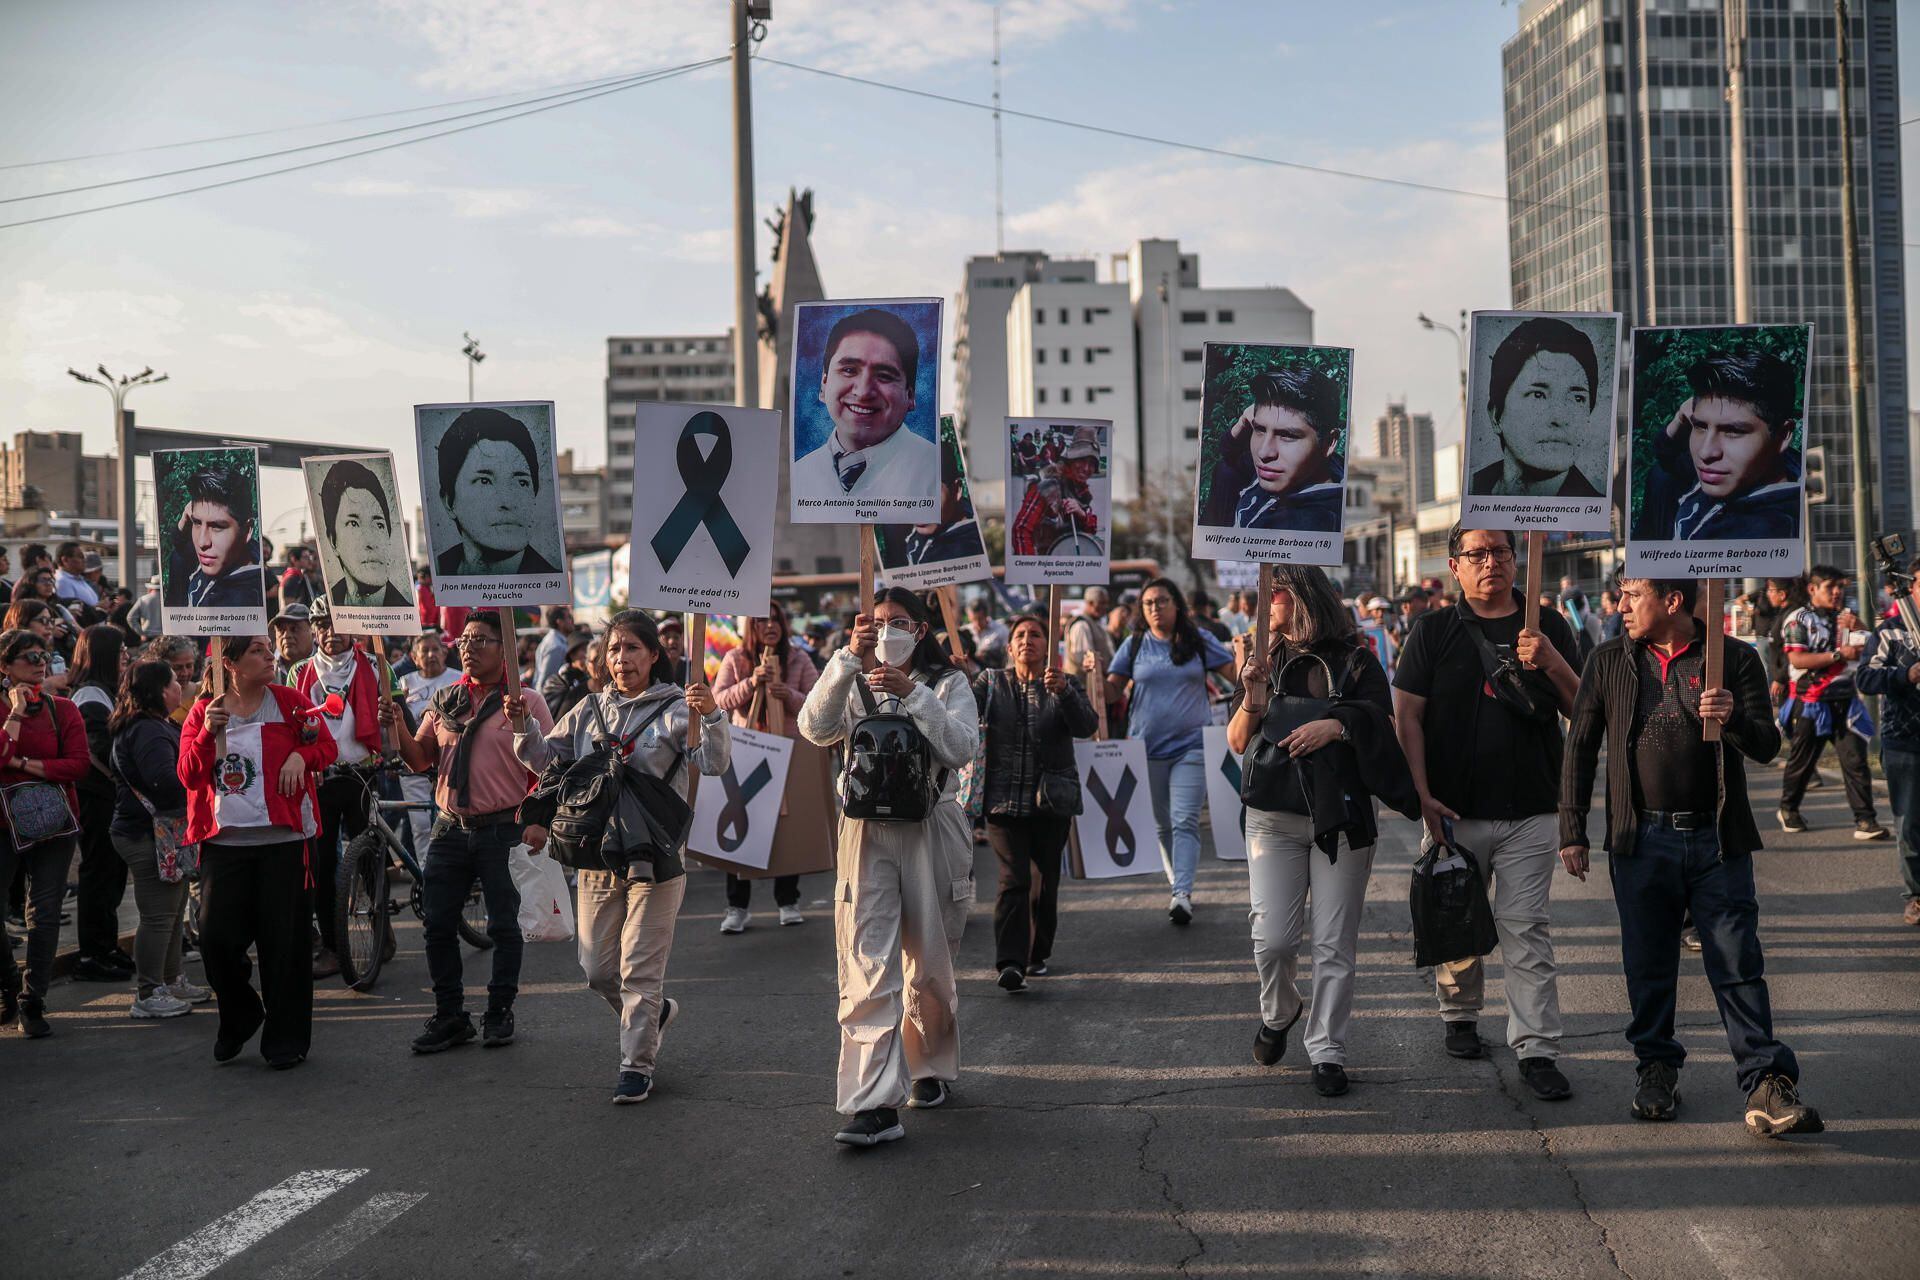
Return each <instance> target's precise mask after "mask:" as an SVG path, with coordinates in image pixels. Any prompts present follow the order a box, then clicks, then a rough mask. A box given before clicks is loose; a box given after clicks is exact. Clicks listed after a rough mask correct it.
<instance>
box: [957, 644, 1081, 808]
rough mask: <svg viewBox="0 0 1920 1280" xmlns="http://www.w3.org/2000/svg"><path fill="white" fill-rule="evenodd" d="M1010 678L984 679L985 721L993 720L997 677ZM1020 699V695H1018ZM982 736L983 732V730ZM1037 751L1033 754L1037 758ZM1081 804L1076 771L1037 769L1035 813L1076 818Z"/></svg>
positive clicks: (1009, 677) (998, 680)
mask: <svg viewBox="0 0 1920 1280" xmlns="http://www.w3.org/2000/svg"><path fill="white" fill-rule="evenodd" d="M1003 675H1006V676H1007V678H1008V679H1009V680H1010V679H1012V676H1011V675H1007V673H1006V672H1002V671H996V672H994V673H993V675H992V676H990V677H989V678H988V684H987V711H986V719H987V721H988V722H989V723H991V722H992V718H993V695H994V694H995V693H996V692H998V690H999V688H1000V677H1001V676H1003ZM1022 696H1023V697H1024V695H1022ZM982 732H985V730H984V729H983V730H982ZM1038 750H1039V749H1038V747H1037V746H1036V748H1035V754H1036V756H1037V755H1038ZM1083 803H1084V802H1083V801H1082V799H1081V796H1080V771H1079V770H1078V769H1048V768H1046V767H1044V766H1042V767H1041V769H1040V778H1039V780H1038V781H1037V782H1035V783H1034V785H1033V807H1034V810H1035V812H1038V813H1045V814H1050V815H1052V816H1053V817H1056V818H1077V817H1079V816H1080V812H1081V808H1082V806H1083Z"/></svg>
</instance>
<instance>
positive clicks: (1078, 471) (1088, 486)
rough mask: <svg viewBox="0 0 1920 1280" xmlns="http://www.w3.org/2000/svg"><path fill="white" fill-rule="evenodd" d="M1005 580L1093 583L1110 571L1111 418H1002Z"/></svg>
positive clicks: (1102, 580) (1101, 581) (1101, 580)
mask: <svg viewBox="0 0 1920 1280" xmlns="http://www.w3.org/2000/svg"><path fill="white" fill-rule="evenodd" d="M1006 436H1007V452H1006V466H1007V470H1006V476H1007V581H1008V582H1010V583H1019V584H1023V585H1026V586H1035V587H1038V586H1071V585H1080V586H1097V585H1101V584H1104V583H1105V582H1106V581H1107V579H1108V578H1110V577H1112V576H1113V575H1112V572H1111V570H1110V568H1109V566H1110V565H1111V563H1112V558H1111V554H1110V552H1111V549H1112V542H1113V536H1112V535H1113V424H1112V423H1111V422H1108V421H1106V420H1105V419H1094V418H1008V419H1007V430H1006Z"/></svg>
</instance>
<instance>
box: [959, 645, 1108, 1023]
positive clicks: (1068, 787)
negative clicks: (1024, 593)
mask: <svg viewBox="0 0 1920 1280" xmlns="http://www.w3.org/2000/svg"><path fill="white" fill-rule="evenodd" d="M1007 656H1008V657H1009V658H1010V659H1012V661H1011V662H1010V663H1009V664H1008V665H1007V666H1006V667H1005V668H1003V669H1001V670H998V671H994V670H991V669H989V670H986V671H982V672H981V673H980V675H979V676H978V677H977V678H976V679H975V680H974V682H973V700H974V704H975V705H976V706H977V707H978V708H979V709H980V736H981V738H982V739H983V740H984V741H985V743H986V768H985V771H984V775H985V776H984V778H983V779H982V780H981V782H982V786H983V791H984V794H983V795H982V797H981V811H982V813H983V814H984V815H985V817H986V820H987V841H988V843H990V844H991V845H992V846H993V852H994V856H995V857H997V858H998V859H999V860H1000V893H999V896H998V897H997V898H996V899H995V900H994V904H993V951H994V959H993V967H994V968H995V969H998V970H999V971H1000V987H1001V989H1002V990H1003V991H1024V990H1026V986H1027V978H1028V976H1030V975H1031V976H1034V977H1042V976H1045V974H1046V972H1047V959H1048V957H1050V956H1051V955H1052V954H1053V939H1054V930H1055V926H1056V923H1057V919H1058V912H1059V901H1060V851H1061V850H1062V849H1064V848H1065V847H1066V844H1067V830H1068V828H1069V827H1070V826H1071V825H1072V823H1073V815H1074V814H1076V813H1078V812H1079V811H1080V776H1079V770H1078V768H1077V767H1076V766H1075V764H1074V759H1073V740H1074V739H1075V738H1084V737H1086V736H1088V735H1089V734H1091V733H1092V732H1093V731H1094V729H1095V728H1097V727H1098V726H1099V723H1100V720H1099V717H1098V716H1097V715H1096V714H1095V712H1094V709H1093V704H1092V703H1090V702H1088V701H1087V695H1086V693H1085V691H1083V690H1082V689H1081V687H1080V682H1079V681H1078V680H1075V679H1074V678H1073V677H1072V676H1069V675H1067V674H1065V673H1064V672H1062V671H1061V670H1060V668H1058V667H1056V666H1054V665H1053V664H1052V663H1051V662H1049V661H1048V660H1047V659H1048V656H1049V655H1048V653H1047V620H1046V619H1045V618H1043V617H1041V616H1039V615H1038V614H1032V613H1028V614H1022V615H1021V616H1019V617H1017V618H1015V619H1014V620H1013V630H1012V632H1011V633H1010V634H1009V635H1008V637H1007ZM1036 874H1038V876H1039V878H1040V886H1039V892H1038V893H1037V894H1036V893H1035V892H1034V883H1033V882H1034V876H1035V875H1036Z"/></svg>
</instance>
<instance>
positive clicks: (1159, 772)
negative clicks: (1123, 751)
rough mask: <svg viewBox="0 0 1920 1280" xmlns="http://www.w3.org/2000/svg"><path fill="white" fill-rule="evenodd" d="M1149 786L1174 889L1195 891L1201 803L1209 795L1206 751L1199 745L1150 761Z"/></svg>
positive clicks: (1163, 862)
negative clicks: (1162, 758) (1185, 751)
mask: <svg viewBox="0 0 1920 1280" xmlns="http://www.w3.org/2000/svg"><path fill="white" fill-rule="evenodd" d="M1147 789H1148V790H1149V791H1151V792H1152V793H1153V824H1154V826H1155V827H1157V828H1159V832H1160V864H1161V865H1162V866H1163V867H1165V868H1166V869H1167V883H1168V884H1170V885H1172V886H1173V891H1174V892H1175V893H1183V894H1189V895H1191V894H1192V893H1193V872H1194V868H1195V867H1198V866H1199V865H1200V806H1201V804H1202V803H1204V802H1205V800H1206V798H1207V764H1206V753H1205V751H1204V750H1202V749H1201V748H1199V747H1195V748H1194V749H1193V750H1191V751H1189V752H1187V754H1185V755H1183V756H1169V757H1167V758H1166V759H1165V760H1149V761H1147Z"/></svg>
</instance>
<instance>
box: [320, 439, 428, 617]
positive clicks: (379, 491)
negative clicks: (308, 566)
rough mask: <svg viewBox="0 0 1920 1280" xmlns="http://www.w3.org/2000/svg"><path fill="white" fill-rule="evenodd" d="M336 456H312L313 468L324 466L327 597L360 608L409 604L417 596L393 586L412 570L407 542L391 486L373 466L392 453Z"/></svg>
mask: <svg viewBox="0 0 1920 1280" xmlns="http://www.w3.org/2000/svg"><path fill="white" fill-rule="evenodd" d="M371 462H372V464H373V465H369V463H368V462H367V461H362V460H360V459H358V458H343V459H339V460H337V461H333V460H326V459H314V460H311V461H310V462H309V463H308V466H309V467H310V468H311V470H312V471H315V472H321V471H324V473H325V478H324V479H322V480H321V481H320V489H319V499H320V501H319V511H318V512H317V516H318V523H319V527H320V533H321V536H323V537H324V538H325V539H326V544H325V546H324V547H323V548H322V555H321V561H322V564H323V567H324V568H325V569H326V571H327V577H328V580H329V584H328V587H327V598H328V599H330V600H331V601H332V602H333V603H334V604H335V605H341V606H347V607H357V608H383V609H411V608H412V607H413V601H412V600H410V599H408V597H407V594H406V593H405V592H403V591H401V590H400V588H399V587H398V586H397V585H395V581H394V579H395V578H396V577H397V576H402V577H403V576H404V575H405V574H406V573H407V569H408V560H407V554H406V547H405V545H404V544H403V542H402V540H401V536H400V532H399V526H398V523H397V522H396V521H395V519H394V513H393V501H392V499H391V498H390V496H389V495H390V494H391V493H392V489H391V487H390V485H389V484H388V483H386V482H385V481H383V479H382V478H381V477H380V476H379V475H377V474H375V472H374V470H373V466H377V465H379V464H380V463H381V462H385V463H386V470H387V471H388V473H389V475H390V474H391V468H392V465H393V464H392V460H391V459H390V458H374V459H371Z"/></svg>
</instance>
